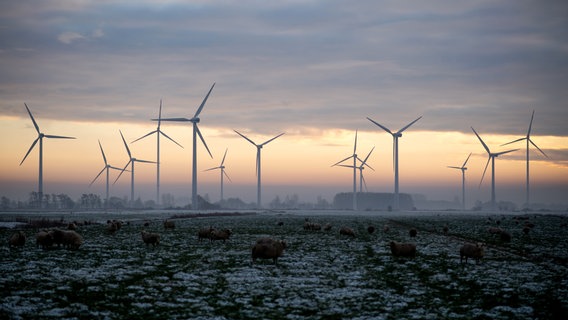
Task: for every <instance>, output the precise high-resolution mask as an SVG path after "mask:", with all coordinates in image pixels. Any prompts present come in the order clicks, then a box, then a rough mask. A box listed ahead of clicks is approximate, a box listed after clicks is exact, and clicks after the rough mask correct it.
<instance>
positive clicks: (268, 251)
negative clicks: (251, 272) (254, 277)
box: [252, 238, 287, 264]
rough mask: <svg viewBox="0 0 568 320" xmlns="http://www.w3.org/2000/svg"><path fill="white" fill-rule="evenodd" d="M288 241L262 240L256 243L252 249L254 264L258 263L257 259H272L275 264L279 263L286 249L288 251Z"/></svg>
mask: <svg viewBox="0 0 568 320" xmlns="http://www.w3.org/2000/svg"><path fill="white" fill-rule="evenodd" d="M286 247H287V244H286V241H283V240H274V239H271V238H261V239H258V240H257V241H256V244H255V245H254V246H253V247H252V263H253V264H254V263H255V262H256V259H258V258H260V259H272V261H274V264H277V263H278V258H279V257H280V256H282V253H283V252H284V249H286Z"/></svg>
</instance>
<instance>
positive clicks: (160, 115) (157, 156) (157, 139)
mask: <svg viewBox="0 0 568 320" xmlns="http://www.w3.org/2000/svg"><path fill="white" fill-rule="evenodd" d="M161 122H162V99H160V111H159V113H158V128H156V130H154V131H152V132H150V133H147V134H146V135H144V136H142V137H140V138H138V139H136V140H134V141H132V143H134V142H136V141H138V140H141V139H144V138H146V137H147V136H150V135H153V134H154V133H155V134H156V145H157V147H156V204H158V205H159V204H160V135H163V136H164V137H166V138H168V139H170V141H172V142H173V143H175V144H177V145H178V146H180V147H182V145H181V144H179V143H177V142H176V141H175V140H174V139H172V138H170V137H169V136H168V135H167V134H165V133H164V132H163V131H162V130H161V129H160V124H161ZM182 148H183V147H182Z"/></svg>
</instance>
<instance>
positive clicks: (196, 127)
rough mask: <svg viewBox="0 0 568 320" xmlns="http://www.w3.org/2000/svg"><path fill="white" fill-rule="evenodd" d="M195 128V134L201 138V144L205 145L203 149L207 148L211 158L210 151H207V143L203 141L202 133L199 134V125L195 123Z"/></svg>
mask: <svg viewBox="0 0 568 320" xmlns="http://www.w3.org/2000/svg"><path fill="white" fill-rule="evenodd" d="M195 129H197V135H198V136H199V139H201V142H203V145H204V146H205V149H207V152H208V153H209V156H211V158H213V155H212V154H211V151H209V147H208V146H207V143H205V139H203V135H201V131H199V127H198V126H197V124H196V125H195Z"/></svg>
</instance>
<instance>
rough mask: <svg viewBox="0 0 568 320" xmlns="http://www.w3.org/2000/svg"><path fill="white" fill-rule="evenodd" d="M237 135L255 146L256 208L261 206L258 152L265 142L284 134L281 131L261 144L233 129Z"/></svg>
mask: <svg viewBox="0 0 568 320" xmlns="http://www.w3.org/2000/svg"><path fill="white" fill-rule="evenodd" d="M234 131H235V132H236V133H237V134H238V135H239V136H241V137H243V138H245V140H247V141H248V142H250V143H252V144H253V145H254V146H255V147H256V177H257V190H256V205H257V207H258V209H260V208H261V201H260V191H261V185H260V176H261V170H260V153H261V150H262V147H264V146H265V145H266V144H268V143H269V142H271V141H272V140H274V139H276V138H278V137H280V136H281V135H283V134H284V132H283V133H281V134H279V135H277V136H275V137H274V138H271V139H269V140H267V141H265V142H263V143H261V144H256V143H254V141H252V140H251V139H249V138H247V137H246V136H244V135H243V134H241V133H240V132H238V131H237V130H234Z"/></svg>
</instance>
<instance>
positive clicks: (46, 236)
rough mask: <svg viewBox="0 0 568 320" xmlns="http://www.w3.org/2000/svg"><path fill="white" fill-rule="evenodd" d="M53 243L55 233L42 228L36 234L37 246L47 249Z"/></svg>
mask: <svg viewBox="0 0 568 320" xmlns="http://www.w3.org/2000/svg"><path fill="white" fill-rule="evenodd" d="M52 245H53V233H52V232H49V231H46V230H42V231H40V232H38V233H37V234H36V246H37V247H41V248H42V249H44V250H46V249H49V248H50V247H51V246H52Z"/></svg>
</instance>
